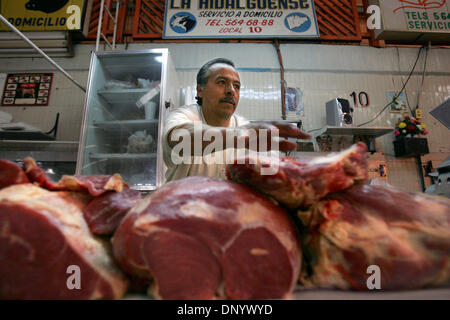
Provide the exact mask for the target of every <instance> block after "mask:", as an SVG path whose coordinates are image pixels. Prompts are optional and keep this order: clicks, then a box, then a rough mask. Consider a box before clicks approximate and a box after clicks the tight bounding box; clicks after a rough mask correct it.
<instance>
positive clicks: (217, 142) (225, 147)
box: [163, 58, 310, 182]
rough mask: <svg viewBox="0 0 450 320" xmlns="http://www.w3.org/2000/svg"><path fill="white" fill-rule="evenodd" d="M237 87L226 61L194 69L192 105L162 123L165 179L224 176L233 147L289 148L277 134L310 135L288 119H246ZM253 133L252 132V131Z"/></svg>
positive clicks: (237, 80) (235, 76) (231, 66)
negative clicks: (195, 71) (193, 99)
mask: <svg viewBox="0 0 450 320" xmlns="http://www.w3.org/2000/svg"><path fill="white" fill-rule="evenodd" d="M240 87H241V83H240V78H239V74H238V73H237V71H236V70H235V68H234V64H233V62H232V61H230V60H228V59H224V58H218V59H214V60H211V61H209V62H207V63H206V64H205V65H203V66H202V67H201V68H200V70H199V72H198V73H197V97H196V99H197V104H193V105H188V106H182V107H179V108H176V109H174V110H172V111H171V112H170V113H169V114H168V116H167V118H166V121H165V125H164V133H163V158H164V162H165V164H166V166H167V168H168V170H167V173H166V182H168V181H172V180H177V179H181V178H185V177H187V176H211V177H219V178H225V166H226V164H228V163H230V159H233V157H236V150H238V149H242V148H244V149H252V150H254V151H260V149H261V148H263V149H266V150H263V151H268V150H271V149H278V148H279V150H280V151H292V150H295V148H296V146H297V145H296V143H294V142H291V141H287V140H281V141H278V140H277V138H278V135H279V136H280V137H285V138H289V137H291V138H299V139H308V138H310V135H308V134H305V133H303V132H302V131H300V130H299V129H298V128H297V127H296V126H295V125H292V124H290V123H287V122H281V121H270V122H265V121H259V122H251V123H250V122H249V121H247V120H246V119H245V118H243V117H242V116H240V115H238V114H236V113H235V110H236V107H237V105H238V102H239V92H240ZM255 132H256V135H252V134H253V133H255ZM260 133H261V134H260ZM252 138H255V139H253V140H251V139H252ZM275 140H276V141H275ZM250 141H251V142H250ZM211 146H213V147H211ZM274 146H275V148H273V147H274ZM277 147H278V148H277ZM276 151H278V150H276Z"/></svg>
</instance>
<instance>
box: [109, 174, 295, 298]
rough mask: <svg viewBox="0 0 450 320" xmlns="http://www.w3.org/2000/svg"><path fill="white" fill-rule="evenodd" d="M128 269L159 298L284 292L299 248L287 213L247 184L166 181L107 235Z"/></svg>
mask: <svg viewBox="0 0 450 320" xmlns="http://www.w3.org/2000/svg"><path fill="white" fill-rule="evenodd" d="M113 251H114V256H115V258H116V261H117V262H118V263H119V265H120V266H121V267H122V269H123V270H125V271H126V272H127V273H129V274H131V275H133V276H138V277H140V278H143V279H152V278H153V279H154V284H155V287H154V291H155V292H154V295H155V296H156V297H159V298H163V299H213V298H217V297H218V298H225V297H228V298H230V299H265V298H286V297H288V296H289V295H290V293H291V291H292V290H293V288H294V285H295V283H296V282H297V279H298V272H299V270H300V262H301V251H300V247H299V242H298V238H297V234H296V229H295V228H294V226H293V224H292V222H291V220H290V219H289V217H288V216H287V214H286V213H285V212H284V211H283V210H282V209H281V208H280V207H278V206H276V205H275V204H274V203H272V202H271V201H270V200H268V199H267V198H265V197H264V196H262V195H260V194H259V193H258V192H256V191H253V190H251V189H250V188H248V187H246V186H243V185H239V184H236V183H233V182H227V181H224V180H220V179H216V178H208V177H189V178H185V179H181V180H177V181H174V182H171V183H168V184H166V185H164V186H163V187H161V188H160V189H159V190H157V191H155V192H154V193H153V194H151V195H150V196H148V197H146V198H144V199H143V200H141V201H140V202H139V203H138V204H136V205H135V206H134V207H133V208H132V209H131V211H130V212H129V213H128V214H127V216H126V217H125V218H124V220H123V221H122V223H121V224H120V226H119V227H118V228H117V230H116V232H115V234H114V238H113Z"/></svg>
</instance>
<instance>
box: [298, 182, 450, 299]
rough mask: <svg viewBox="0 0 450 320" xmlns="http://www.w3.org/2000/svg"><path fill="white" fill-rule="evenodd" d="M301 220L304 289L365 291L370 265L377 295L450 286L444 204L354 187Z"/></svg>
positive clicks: (447, 203) (449, 229) (449, 227)
mask: <svg viewBox="0 0 450 320" xmlns="http://www.w3.org/2000/svg"><path fill="white" fill-rule="evenodd" d="M299 217H300V218H301V220H302V222H303V224H304V225H305V226H306V229H307V231H306V234H305V236H304V238H303V244H304V247H303V248H304V253H305V257H307V259H305V260H304V262H305V261H307V262H309V264H308V267H307V268H303V272H302V276H301V283H302V284H303V285H305V286H306V287H320V288H340V289H356V290H368V286H367V281H368V278H369V277H370V276H371V274H372V273H373V272H374V271H370V272H368V267H369V266H371V265H376V266H378V267H379V268H380V275H381V277H380V280H381V289H382V290H396V289H397V290H400V289H418V288H423V287H427V286H439V285H449V284H450V200H449V199H447V198H443V197H442V198H438V197H432V196H428V195H425V194H422V193H420V194H419V193H417V194H416V193H409V192H403V191H399V190H396V189H393V188H391V187H383V186H370V185H358V186H353V187H351V188H350V189H348V190H346V191H343V192H339V193H335V194H332V195H330V196H329V197H327V199H326V200H324V201H321V202H319V203H316V204H314V205H313V206H312V207H311V208H309V209H308V210H305V211H299ZM371 281H372V280H371Z"/></svg>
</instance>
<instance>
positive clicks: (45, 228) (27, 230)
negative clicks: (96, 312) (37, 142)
mask: <svg viewBox="0 0 450 320" xmlns="http://www.w3.org/2000/svg"><path fill="white" fill-rule="evenodd" d="M126 187H127V186H126V184H124V183H123V182H122V179H121V177H120V176H119V175H114V176H90V177H72V176H64V177H63V178H62V179H61V180H60V181H59V182H58V183H55V182H53V181H51V180H50V179H48V177H47V176H46V174H45V172H44V171H43V170H42V169H41V168H39V167H38V166H37V165H36V163H35V162H34V160H33V159H31V158H27V159H25V160H24V166H23V168H22V167H20V166H18V165H17V164H16V163H14V162H10V161H6V160H0V189H1V190H0V299H118V298H121V297H122V296H123V295H124V293H125V292H126V291H127V288H128V279H127V278H126V277H125V275H124V274H123V272H122V271H120V269H119V268H118V267H117V266H116V264H115V263H114V261H113V258H112V256H111V254H110V251H111V246H110V244H109V243H108V242H106V241H103V240H101V239H100V238H99V237H96V236H94V235H93V233H92V232H91V230H93V231H94V232H95V233H97V234H107V233H108V232H111V230H112V229H114V225H117V224H118V223H119V222H120V219H121V217H120V216H122V217H123V215H124V214H125V213H126V212H127V211H128V210H129V209H130V207H131V206H132V205H133V204H134V203H135V202H136V201H137V197H140V196H139V193H138V192H137V195H136V194H135V191H133V190H129V189H124V188H126ZM118 202H119V203H120V205H119V206H117V205H115V204H116V203H118ZM99 208H101V209H100V210H98V209H99ZM83 216H84V217H83ZM109 218H110V220H109V221H107V219H109ZM86 221H87V223H86ZM88 225H89V226H88ZM89 227H90V228H91V230H90V228H89ZM111 228H112V229H111Z"/></svg>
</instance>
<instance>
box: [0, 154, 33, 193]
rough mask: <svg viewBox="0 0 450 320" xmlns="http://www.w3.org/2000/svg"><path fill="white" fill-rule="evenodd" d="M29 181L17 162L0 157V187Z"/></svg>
mask: <svg viewBox="0 0 450 320" xmlns="http://www.w3.org/2000/svg"><path fill="white" fill-rule="evenodd" d="M29 182H30V180H28V177H27V175H26V174H25V172H24V171H23V170H22V168H21V167H20V166H19V165H18V164H17V163H15V162H12V161H9V160H4V159H0V189H1V188H4V187H7V186H10V185H12V184H21V183H29Z"/></svg>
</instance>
